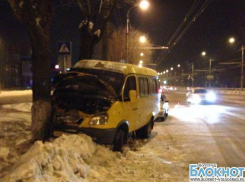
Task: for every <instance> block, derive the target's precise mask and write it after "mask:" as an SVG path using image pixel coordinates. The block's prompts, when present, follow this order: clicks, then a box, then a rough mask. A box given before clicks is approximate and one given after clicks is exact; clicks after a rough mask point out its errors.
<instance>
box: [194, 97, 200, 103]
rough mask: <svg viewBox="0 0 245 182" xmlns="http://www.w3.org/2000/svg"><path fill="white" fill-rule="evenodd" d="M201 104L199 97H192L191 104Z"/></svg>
mask: <svg viewBox="0 0 245 182" xmlns="http://www.w3.org/2000/svg"><path fill="white" fill-rule="evenodd" d="M200 102H201V98H200V96H199V95H193V103H195V104H199V103H200Z"/></svg>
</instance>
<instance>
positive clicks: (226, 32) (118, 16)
mask: <svg viewBox="0 0 245 182" xmlns="http://www.w3.org/2000/svg"><path fill="white" fill-rule="evenodd" d="M194 1H195V0H151V1H150V3H151V6H150V9H149V10H148V11H145V12H141V11H140V10H137V9H135V10H133V11H132V12H131V13H130V20H131V24H132V26H133V27H135V28H138V29H140V30H142V31H144V32H146V33H148V34H149V36H150V38H151V40H152V42H153V43H154V44H156V45H162V46H165V45H166V44H167V43H168V41H169V39H170V38H171V36H172V35H173V33H174V32H175V30H176V29H177V27H178V26H179V24H180V23H181V22H182V20H183V19H184V17H185V15H186V14H187V12H188V10H189V9H190V7H191V6H192V4H193V3H194ZM56 2H58V0H56ZM204 2H205V1H204V0H200V4H199V6H197V9H196V11H194V13H193V15H194V14H195V13H196V12H197V10H198V9H200V6H201V4H203V3H204ZM126 11H127V7H125V8H124V9H120V10H119V11H115V13H114V18H113V22H114V24H115V25H116V26H125V24H126ZM190 17H191V18H192V17H193V16H190ZM81 20H82V17H81V15H80V13H79V9H78V7H77V6H74V5H72V6H69V7H67V6H61V4H60V3H56V6H55V16H54V19H53V24H52V27H51V42H50V44H51V50H52V57H51V58H52V60H51V61H52V63H53V64H55V63H56V62H57V50H56V49H57V48H56V43H57V42H58V41H72V43H73V62H76V61H77V60H78V45H79V42H78V41H79V38H78V36H79V32H78V25H79V23H80V22H81ZM230 36H234V37H235V38H236V39H237V40H239V41H237V42H236V44H235V45H233V46H231V45H229V44H228V38H229V37H230ZM0 37H1V38H2V39H4V40H5V43H7V44H8V45H9V46H12V45H15V46H17V47H18V48H19V49H20V52H21V55H22V56H28V55H29V54H30V52H31V51H30V42H29V40H28V35H27V33H26V31H25V29H24V27H23V26H22V25H21V24H20V23H19V22H17V21H16V20H15V19H14V17H13V15H12V12H11V8H10V6H9V5H8V3H7V0H0ZM242 41H243V43H245V1H244V0H213V1H212V2H211V3H210V4H209V6H208V7H207V8H206V9H205V10H204V12H203V13H202V14H201V15H200V16H199V17H198V18H197V20H196V21H195V22H194V23H193V24H192V25H191V27H190V29H189V30H188V31H187V33H186V34H185V35H184V36H183V37H182V38H181V40H180V41H179V42H178V44H176V46H175V47H174V48H173V49H172V50H171V52H170V53H168V54H167V56H165V54H166V53H165V54H164V59H160V60H161V63H160V64H159V66H158V67H157V70H158V71H164V70H166V69H168V68H169V67H172V66H173V67H176V65H177V64H181V65H182V68H183V69H185V70H188V68H189V67H188V65H190V63H192V62H195V63H196V64H197V65H198V62H202V61H204V62H205V59H204V58H202V57H201V52H202V51H204V50H205V51H206V52H207V57H212V58H213V59H214V60H215V62H214V65H216V67H217V68H218V67H220V65H219V64H218V62H222V61H228V60H231V59H235V58H239V57H241V55H240V54H239V52H237V51H238V50H239V46H240V45H241V44H242ZM161 54H162V51H157V52H156V53H155V55H154V59H153V63H154V62H156V60H159V56H160V55H161ZM206 59H207V58H206ZM206 62H207V63H208V61H207V60H206ZM200 66H201V67H205V66H208V64H200Z"/></svg>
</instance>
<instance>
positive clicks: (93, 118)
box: [52, 60, 161, 144]
mask: <svg viewBox="0 0 245 182" xmlns="http://www.w3.org/2000/svg"><path fill="white" fill-rule="evenodd" d="M80 69H82V70H86V69H88V70H104V71H108V72H116V73H119V74H122V75H123V77H124V78H123V84H122V85H121V88H120V94H119V97H120V98H119V99H118V100H115V101H114V102H113V103H112V104H111V105H110V107H109V108H108V109H107V110H106V111H105V112H102V115H103V118H102V119H101V118H100V117H101V113H100V112H99V113H96V114H91V113H86V112H84V111H79V110H76V111H72V112H73V113H74V112H75V113H76V114H75V115H76V117H77V118H83V119H82V122H79V124H78V122H72V121H71V122H67V123H62V124H61V123H60V122H57V121H56V120H55V119H54V121H53V124H52V134H53V135H54V136H60V135H61V134H62V133H79V132H83V133H86V134H88V135H90V136H91V137H92V138H93V139H94V140H95V141H96V142H98V143H102V144H113V142H114V141H115V136H116V133H117V131H118V129H121V130H123V131H125V134H126V135H128V134H129V133H132V132H134V131H137V130H139V129H141V128H143V127H145V126H147V125H148V124H149V123H150V122H151V123H150V124H151V129H152V128H153V124H154V123H153V121H154V120H155V119H156V118H157V117H158V113H159V111H160V109H161V107H160V94H159V93H158V89H159V83H158V76H157V72H156V71H155V70H153V69H149V68H144V67H138V66H136V65H131V64H124V63H119V62H109V61H100V60H82V61H79V62H78V63H77V64H76V65H75V66H74V67H73V69H71V72H77V71H78V72H79V70H80ZM81 72H82V71H81ZM78 75H79V74H78ZM71 77H72V76H71ZM127 80H128V82H130V81H129V80H132V84H131V85H133V87H134V82H135V87H136V88H135V89H136V90H135V91H136V92H135V93H136V98H135V100H134V101H131V100H129V99H126V95H127V97H128V91H130V90H127V93H126V91H125V90H126V89H128V88H126V87H127V84H128V82H127ZM124 93H125V94H124ZM129 95H130V93H129ZM72 112H67V113H66V112H65V111H64V109H60V108H59V107H56V108H55V113H58V114H61V113H63V114H64V113H65V115H62V118H63V119H67V118H68V119H69V117H68V116H67V114H68V115H69V113H72Z"/></svg>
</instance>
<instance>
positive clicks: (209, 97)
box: [206, 92, 216, 102]
mask: <svg viewBox="0 0 245 182" xmlns="http://www.w3.org/2000/svg"><path fill="white" fill-rule="evenodd" d="M206 100H207V101H209V102H214V101H215V100H216V95H215V94H214V93H213V92H210V93H207V95H206Z"/></svg>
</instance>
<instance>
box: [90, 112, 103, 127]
mask: <svg viewBox="0 0 245 182" xmlns="http://www.w3.org/2000/svg"><path fill="white" fill-rule="evenodd" d="M107 121H108V115H107V114H101V115H97V116H95V117H93V118H92V119H91V120H90V121H89V124H90V125H105V124H106V123H107Z"/></svg>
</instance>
